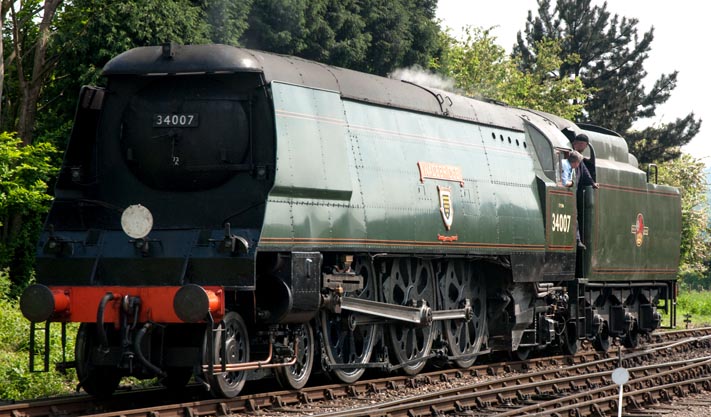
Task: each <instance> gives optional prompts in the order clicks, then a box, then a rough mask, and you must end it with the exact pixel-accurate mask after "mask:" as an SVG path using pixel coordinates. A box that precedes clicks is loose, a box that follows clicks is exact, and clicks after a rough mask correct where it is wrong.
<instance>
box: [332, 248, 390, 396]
mask: <svg viewBox="0 0 711 417" xmlns="http://www.w3.org/2000/svg"><path fill="white" fill-rule="evenodd" d="M352 269H353V271H354V272H355V273H356V274H358V275H361V276H363V289H362V290H360V291H357V292H354V293H346V294H345V295H347V296H351V297H357V298H362V299H365V300H373V301H375V299H376V298H375V297H376V290H375V288H376V282H375V274H374V273H373V266H372V263H371V261H370V259H369V258H366V257H357V258H356V260H355V262H354V263H353V266H352ZM320 322H321V333H322V336H323V339H322V340H323V351H324V353H325V357H326V360H327V361H328V362H329V363H331V364H354V365H357V364H364V363H368V361H370V355H371V354H372V353H373V347H374V346H375V342H376V340H377V336H378V326H377V325H375V324H357V323H356V325H355V326H353V325H352V320H351V316H350V315H349V314H333V313H329V312H326V311H324V312H322V313H321V316H320ZM364 372H365V368H341V369H332V370H331V375H333V376H334V377H335V378H337V379H338V380H340V381H342V382H345V383H347V384H350V383H353V382H355V381H357V380H358V379H359V378H360V377H361V376H362V375H363V373H364Z"/></svg>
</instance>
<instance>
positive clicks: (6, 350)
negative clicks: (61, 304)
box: [0, 270, 78, 401]
mask: <svg viewBox="0 0 711 417" xmlns="http://www.w3.org/2000/svg"><path fill="white" fill-rule="evenodd" d="M9 288H10V279H9V277H8V274H7V271H6V270H4V271H0V399H2V400H3V401H7V400H21V399H30V398H37V397H47V396H51V395H58V394H66V393H70V392H73V391H74V389H75V387H76V385H77V383H78V382H77V379H76V374H75V372H74V370H73V369H72V370H69V371H68V372H67V375H62V374H60V373H59V372H57V371H55V370H54V369H52V368H50V372H38V373H35V372H30V370H29V361H28V359H29V340H30V339H29V334H30V323H29V322H28V321H27V319H25V318H24V317H23V316H22V313H20V309H19V303H18V300H17V299H12V298H8V297H7V296H6V294H7V293H8V291H9ZM76 330H77V327H76V326H68V328H67V352H68V358H67V359H71V358H72V357H73V353H72V352H73V351H74V339H75V334H76ZM51 336H52V337H51V339H50V346H51V348H50V352H51V355H50V364H51V365H53V364H54V363H56V362H59V361H61V358H62V344H61V331H60V329H59V324H56V323H55V324H53V325H52V328H51ZM39 345H40V346H38V349H40V350H41V349H42V348H43V343H42V342H40V343H39ZM37 358H38V360H39V361H40V363H36V364H35V366H36V367H38V366H40V365H41V361H42V356H41V355H38V356H37Z"/></svg>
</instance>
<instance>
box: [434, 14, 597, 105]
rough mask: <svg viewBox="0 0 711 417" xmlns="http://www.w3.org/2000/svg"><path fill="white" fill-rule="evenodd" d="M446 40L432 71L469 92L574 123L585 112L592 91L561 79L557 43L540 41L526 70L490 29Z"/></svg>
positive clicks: (468, 30)
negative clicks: (448, 78)
mask: <svg viewBox="0 0 711 417" xmlns="http://www.w3.org/2000/svg"><path fill="white" fill-rule="evenodd" d="M440 36H441V39H440V42H441V44H442V45H443V46H442V51H441V56H440V57H439V58H437V59H434V60H433V61H432V64H431V67H432V68H434V69H436V70H437V71H438V72H439V73H441V74H443V75H445V76H447V77H450V78H452V79H454V81H455V87H456V88H458V89H460V90H461V91H462V92H463V93H464V94H466V95H469V96H472V97H484V98H487V99H492V100H496V101H501V102H504V103H507V104H509V105H512V106H518V107H527V108H531V109H535V110H542V111H546V112H550V113H554V114H557V115H559V116H561V117H565V118H569V119H571V118H574V117H575V116H577V115H579V114H580V111H581V109H582V104H581V103H582V101H583V99H584V98H585V97H586V95H587V92H586V90H585V88H584V87H583V84H582V82H581V81H580V79H578V78H571V77H565V78H560V77H558V76H557V70H558V68H559V67H560V65H561V64H562V60H561V58H559V54H560V45H559V44H558V43H557V42H555V41H541V42H539V43H538V44H537V46H536V51H537V54H536V61H535V63H534V65H532V66H531V67H530V69H528V70H521V69H520V66H519V62H518V61H517V60H516V59H513V58H511V57H509V56H508V55H507V54H506V51H505V50H504V48H502V47H501V46H499V45H497V44H496V38H495V37H493V36H491V30H490V29H489V30H482V29H479V28H466V29H465V36H464V38H463V39H462V40H457V39H454V38H452V37H451V36H450V35H449V34H448V33H442V34H441V35H440ZM576 59H577V57H576V56H575V55H571V56H569V57H566V60H569V61H574V60H576Z"/></svg>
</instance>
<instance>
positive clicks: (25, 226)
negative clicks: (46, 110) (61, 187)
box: [0, 133, 56, 289]
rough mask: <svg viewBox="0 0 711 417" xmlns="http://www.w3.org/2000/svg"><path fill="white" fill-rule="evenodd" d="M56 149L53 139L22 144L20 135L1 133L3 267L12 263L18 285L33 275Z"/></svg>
mask: <svg viewBox="0 0 711 417" xmlns="http://www.w3.org/2000/svg"><path fill="white" fill-rule="evenodd" d="M55 152H56V151H55V149H54V147H53V146H52V145H50V144H49V143H37V144H35V145H27V146H22V140H21V139H19V138H18V137H17V136H16V135H13V134H8V133H0V269H4V268H6V267H8V266H9V267H10V276H11V277H12V279H13V282H14V283H15V284H18V285H17V287H16V288H17V289H19V288H18V287H23V286H24V284H26V283H27V280H28V279H29V278H30V276H31V272H32V265H33V264H34V252H35V251H34V247H35V239H36V236H37V233H38V232H39V229H40V228H41V226H42V215H43V214H44V213H46V212H47V209H48V207H49V202H50V201H51V197H50V196H49V195H47V182H48V181H49V180H50V178H52V176H53V175H54V174H55V172H56V168H55V166H54V165H53V163H52V158H53V157H55Z"/></svg>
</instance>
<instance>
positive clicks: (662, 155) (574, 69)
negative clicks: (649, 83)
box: [514, 0, 701, 163]
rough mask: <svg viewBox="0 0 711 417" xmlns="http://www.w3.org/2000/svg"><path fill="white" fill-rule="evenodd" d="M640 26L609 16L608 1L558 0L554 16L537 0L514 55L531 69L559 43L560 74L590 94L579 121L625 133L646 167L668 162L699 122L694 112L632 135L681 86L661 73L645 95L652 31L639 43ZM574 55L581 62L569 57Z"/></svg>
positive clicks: (546, 3) (544, 0)
mask: <svg viewBox="0 0 711 417" xmlns="http://www.w3.org/2000/svg"><path fill="white" fill-rule="evenodd" d="M637 23H638V21H637V19H627V18H626V17H622V18H620V17H619V16H618V15H614V16H611V15H610V12H608V11H607V3H603V4H602V6H594V7H592V6H591V0H557V1H556V5H555V7H554V8H553V11H552V12H551V0H538V16H537V17H535V18H534V17H533V14H532V13H531V12H530V11H529V14H528V20H527V22H526V29H525V31H524V33H523V34H522V33H521V32H519V34H518V41H517V45H516V46H515V49H514V54H515V55H516V56H517V57H519V58H520V63H521V66H522V68H525V69H531V68H534V67H535V66H536V62H537V60H538V56H537V45H538V44H539V43H540V42H541V41H544V40H546V39H554V40H559V41H560V45H561V49H560V55H559V56H560V57H561V58H562V61H561V65H560V68H559V76H560V77H561V78H565V77H569V76H575V77H580V78H581V79H582V80H583V83H584V84H585V87H587V88H588V89H589V90H590V91H591V92H592V94H591V95H590V97H588V100H587V103H586V105H585V112H584V113H582V114H581V115H580V116H579V117H578V120H579V121H583V122H588V123H593V124H598V125H600V126H605V127H606V128H609V129H612V130H614V131H617V132H621V133H627V135H626V136H627V138H626V139H627V142H628V144H629V145H630V149H631V150H633V152H635V154H636V156H637V158H638V159H639V161H640V162H642V163H645V162H652V161H663V160H669V159H673V158H675V157H677V156H678V155H679V153H680V151H679V147H681V146H682V145H685V144H686V143H688V142H689V141H690V140H691V139H692V138H693V137H694V136H695V135H696V134H697V133H698V131H699V127H700V124H701V121H700V120H697V119H696V118H695V117H694V115H693V113H692V114H689V115H688V116H686V117H684V118H680V119H677V120H676V121H675V122H671V123H669V124H666V125H663V126H661V127H658V128H657V127H652V128H647V129H645V130H644V131H642V132H629V131H630V129H631V127H632V125H633V123H634V122H635V121H636V120H638V119H642V118H648V117H653V116H654V115H655V112H656V108H657V106H659V105H661V104H663V103H665V102H666V101H667V100H668V99H669V97H670V96H671V93H672V91H673V90H674V88H675V87H676V82H677V72H673V73H671V74H663V75H662V76H660V77H659V79H658V80H657V81H656V82H655V83H654V85H653V87H652V88H651V89H650V90H649V91H648V92H645V89H644V85H643V84H642V80H643V79H644V77H645V76H646V75H647V72H646V71H645V70H644V63H645V60H646V59H647V57H648V56H649V52H650V50H651V43H652V40H653V39H654V31H653V29H650V30H649V31H648V32H646V33H644V34H642V37H641V39H640V37H639V35H638V32H637ZM573 53H576V54H578V57H579V58H580V59H578V60H575V61H571V60H566V59H565V57H567V56H570V55H571V54H573Z"/></svg>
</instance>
